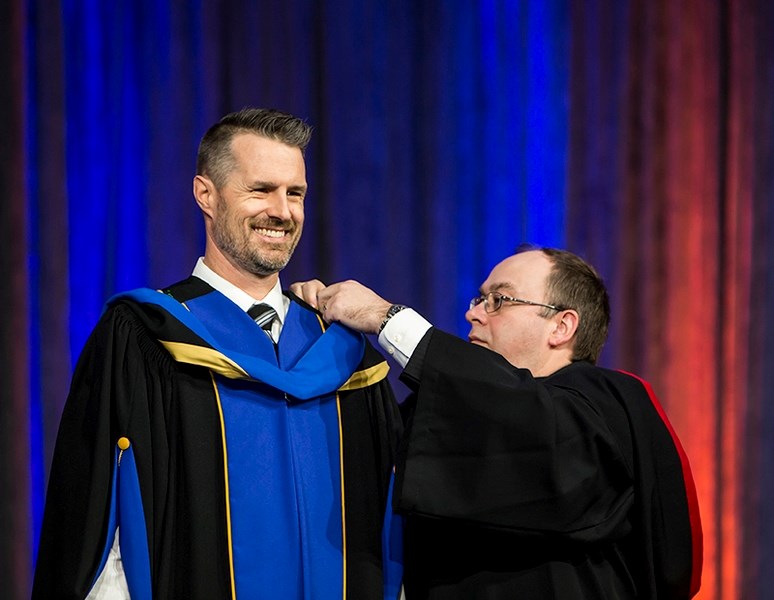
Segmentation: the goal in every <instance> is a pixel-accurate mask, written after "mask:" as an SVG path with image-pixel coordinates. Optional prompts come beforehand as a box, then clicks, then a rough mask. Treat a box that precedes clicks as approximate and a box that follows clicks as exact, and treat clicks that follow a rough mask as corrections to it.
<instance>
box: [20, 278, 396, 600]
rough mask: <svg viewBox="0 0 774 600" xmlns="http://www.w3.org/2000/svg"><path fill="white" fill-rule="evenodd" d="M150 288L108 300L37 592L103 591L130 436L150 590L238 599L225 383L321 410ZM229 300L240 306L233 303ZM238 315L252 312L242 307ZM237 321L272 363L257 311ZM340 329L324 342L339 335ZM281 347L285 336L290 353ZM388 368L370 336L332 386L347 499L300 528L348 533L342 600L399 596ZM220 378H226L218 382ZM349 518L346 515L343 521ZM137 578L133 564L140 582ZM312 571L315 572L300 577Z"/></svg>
mask: <svg viewBox="0 0 774 600" xmlns="http://www.w3.org/2000/svg"><path fill="white" fill-rule="evenodd" d="M140 292H142V294H139V296H137V297H139V298H143V299H150V301H149V302H145V301H144V300H139V301H138V300H137V297H135V296H132V295H129V296H126V297H120V298H117V299H115V300H114V301H112V302H111V303H110V306H109V308H108V309H107V311H106V313H105V314H104V315H103V317H102V318H101V320H100V322H99V323H98V324H97V326H96V328H95V330H94V331H93V332H92V335H91V336H90V338H89V341H88V342H87V344H86V347H85V349H84V351H83V353H82V355H81V357H80V359H79V361H78V365H77V368H76V371H75V374H74V376H73V382H72V386H71V390H70V395H69V397H68V400H67V404H66V406H65V409H64V412H63V415H62V421H61V425H60V430H59V435H58V438H57V444H56V450H55V455H54V461H53V464H52V469H51V475H50V479H49V484H48V492H47V498H46V509H45V514H44V522H43V527H42V534H41V542H40V550H39V554H38V559H37V565H36V572H35V582H34V589H33V598H41V599H46V600H50V599H55V598H84V597H85V596H86V594H87V593H88V591H89V589H90V588H91V586H92V584H93V582H94V580H95V577H96V575H97V574H98V572H99V569H100V565H101V564H103V563H104V559H105V550H106V548H107V547H109V544H110V541H111V538H110V532H109V521H110V515H109V513H110V510H111V495H114V493H112V492H111V489H115V486H113V488H111V485H112V484H111V478H113V477H114V475H115V472H116V471H117V470H118V469H117V466H116V465H120V454H119V460H118V463H116V462H115V460H114V456H115V455H116V445H117V443H118V445H119V446H120V449H121V450H124V449H125V446H124V445H123V444H122V443H121V442H119V440H124V439H125V440H129V441H130V442H131V451H132V452H133V459H134V461H136V476H137V478H138V479H139V490H140V493H141V518H142V517H144V525H145V528H147V531H146V532H145V534H146V536H147V538H146V539H147V552H146V554H147V557H146V558H147V561H148V567H149V573H150V582H149V584H148V587H147V589H148V590H149V593H150V594H152V596H153V597H154V598H169V599H172V598H192V599H197V598H201V599H203V600H212V599H222V598H231V597H232V595H233V594H234V589H235V585H234V582H233V577H234V576H233V572H232V570H231V569H232V568H231V565H230V561H231V559H230V554H231V547H230V543H231V539H230V536H229V528H228V525H227V524H228V523H229V522H230V521H229V520H230V519H233V517H234V515H233V511H232V513H231V514H230V515H229V509H228V505H229V503H228V496H229V491H228V490H227V489H226V488H225V485H224V482H225V481H226V476H225V474H224V463H225V459H224V448H225V446H224V431H223V425H222V422H223V421H222V419H223V414H222V411H221V410H220V408H219V404H220V400H219V399H218V397H217V394H218V392H217V389H218V388H222V389H225V387H228V386H230V387H232V388H236V389H237V391H238V392H239V393H242V392H243V391H244V390H245V389H248V388H249V387H250V386H254V388H255V389H256V391H258V392H259V393H260V394H262V395H263V396H265V397H268V398H270V401H271V398H273V397H274V396H276V397H277V402H278V403H280V404H283V405H284V404H285V403H286V402H287V403H288V406H289V408H288V410H306V406H309V405H310V404H311V403H313V402H317V400H315V399H314V398H311V399H310V400H309V404H305V402H306V401H298V403H297V404H296V400H294V399H293V398H290V399H288V392H285V396H284V399H283V396H282V390H281V389H275V388H273V387H271V386H270V385H268V384H264V383H262V381H260V380H256V379H255V377H251V376H250V373H248V372H247V371H250V370H251V369H253V370H256V372H260V370H261V369H262V368H263V367H262V364H260V363H261V361H260V360H255V359H254V357H252V356H248V355H246V354H231V353H226V354H223V353H221V352H218V351H217V348H214V347H213V346H212V344H211V343H210V342H209V341H208V339H209V337H208V333H207V329H206V328H198V326H197V327H194V325H197V323H196V322H195V319H196V317H195V316H192V315H191V313H189V312H188V311H186V310H185V309H184V308H182V305H180V304H179V303H177V302H176V301H175V300H173V299H172V298H169V297H167V296H165V295H164V294H160V293H157V292H153V291H152V290H140ZM206 294H216V295H219V294H218V292H215V291H213V290H212V288H210V287H209V286H208V285H206V284H205V283H204V282H202V281H201V280H198V279H197V278H191V279H189V280H187V281H186V282H181V284H178V285H177V286H173V288H172V289H171V290H170V291H169V295H170V296H174V297H175V298H177V299H178V300H179V301H181V302H186V301H188V302H189V303H191V304H194V303H195V302H196V301H197V299H198V298H201V297H203V296H204V295H206ZM291 300H292V301H293V303H294V304H295V306H291V309H292V311H293V313H294V314H296V315H298V314H304V317H303V322H304V323H312V324H314V323H315V322H317V321H318V319H317V317H315V316H313V315H311V313H309V312H308V311H310V310H311V309H310V308H309V307H308V306H307V305H305V304H304V303H303V302H300V301H299V300H298V299H297V298H295V297H294V296H292V295H291ZM218 301H219V302H221V304H222V305H223V306H227V304H228V301H227V300H225V298H223V297H220V298H218ZM175 306H177V308H175ZM227 308H229V309H233V310H234V311H236V312H237V313H240V311H239V309H238V308H237V307H235V306H232V307H227ZM289 314H290V313H289ZM240 315H241V316H240ZM310 315H311V316H310ZM233 318H235V319H238V318H244V319H245V321H246V324H247V325H248V326H250V327H255V328H256V331H258V332H259V333H258V339H259V340H260V341H263V342H266V343H268V347H269V348H270V350H269V353H270V354H272V355H273V353H274V352H273V350H271V344H270V342H267V338H266V336H265V335H264V334H263V332H261V331H260V329H259V328H257V326H256V325H255V324H254V323H252V321H251V320H250V319H249V317H247V316H246V315H244V313H243V312H241V313H240V314H238V315H235V316H234V317H233ZM216 321H217V319H216ZM291 321H292V320H291ZM287 327H288V326H287V324H286V327H285V329H283V335H284V334H285V331H286V330H287ZM312 328H313V327H312ZM307 329H310V327H307ZM322 329H323V328H322V322H321V321H320V326H319V333H317V334H312V335H319V336H320V338H319V339H320V340H322V338H323V332H322ZM329 331H330V330H329ZM329 331H326V332H325V334H324V335H325V337H327V338H328V339H330V336H329V335H328V334H329ZM336 335H339V334H338V333H336ZM336 335H334V336H333V337H334V338H335V337H336ZM341 335H351V333H343V334H341ZM213 339H214V338H213ZM312 339H314V338H312ZM282 343H283V337H282V336H281V337H280V344H279V346H280V348H279V350H278V352H279V353H280V355H281V353H282ZM310 343H311V342H310ZM331 347H332V348H333V349H334V350H335V346H331ZM318 354H320V353H318ZM361 355H362V354H361ZM234 357H236V358H234ZM357 360H359V359H355V361H357ZM197 361H198V364H197ZM302 361H303V359H302ZM302 361H299V362H302ZM341 362H342V361H341V360H339V357H337V356H336V355H335V354H334V355H333V356H330V357H329V358H326V357H325V356H324V355H323V356H322V357H321V359H320V361H319V364H330V365H331V366H333V365H334V363H336V366H339V365H340V363H341ZM315 364H318V363H315ZM354 364H355V365H357V362H355V363H354ZM245 365H247V366H245ZM243 367H244V369H243ZM265 371H266V373H267V374H268V375H272V376H275V378H276V380H277V381H281V382H285V384H286V385H287V387H286V388H285V389H288V390H290V389H292V390H300V389H302V388H304V386H305V385H306V383H305V381H307V380H308V381H309V382H311V383H312V384H314V383H315V382H316V381H317V380H318V378H317V377H316V376H315V373H316V372H317V371H315V368H314V367H313V368H311V369H307V371H306V372H305V373H304V372H301V373H300V374H299V375H298V376H296V375H294V374H293V371H292V369H291V371H285V370H284V369H278V368H277V366H276V362H275V363H274V366H271V365H269V366H268V367H267V368H266V369H265ZM386 372H387V365H386V363H385V362H384V359H383V358H382V357H381V356H380V355H379V354H378V353H377V352H376V351H375V350H374V349H373V348H372V347H371V346H370V345H368V343H367V342H365V354H364V355H362V360H361V362H360V364H359V365H357V368H356V369H355V372H354V373H353V374H352V376H351V377H350V379H349V380H348V381H347V382H346V383H345V384H343V385H341V387H339V388H338V392H337V391H336V388H335V387H334V388H333V390H332V391H330V393H327V397H331V398H332V400H331V401H332V402H335V403H337V404H338V411H339V424H338V429H339V431H338V432H337V431H336V430H335V429H336V428H335V424H334V427H328V431H329V433H328V435H330V436H333V437H334V438H335V437H337V436H338V435H339V434H340V435H341V440H342V441H341V446H342V448H343V450H342V452H343V454H342V456H341V457H340V459H339V457H338V456H335V457H333V456H332V457H331V460H330V464H329V468H330V471H329V473H330V477H329V479H332V480H334V479H335V480H336V481H338V478H339V477H341V478H342V479H343V483H342V488H341V493H342V499H341V501H340V503H339V505H337V506H332V507H331V513H330V514H331V515H336V519H333V518H332V519H331V521H330V522H321V523H319V524H317V525H314V524H308V523H307V524H303V523H302V524H300V525H303V526H304V527H307V528H309V527H313V528H315V531H317V533H316V535H319V536H323V538H326V536H327V538H329V539H331V540H333V542H335V543H336V544H339V543H340V541H339V537H340V536H341V535H342V532H341V531H340V527H339V526H338V525H336V523H334V520H336V521H338V520H343V521H345V522H346V534H345V535H346V539H345V544H346V555H345V557H344V560H343V561H341V563H342V564H341V566H340V567H338V568H340V570H339V571H338V572H337V573H334V574H333V575H336V576H338V577H341V576H342V574H343V578H344V583H343V591H342V592H341V594H340V595H339V596H338V597H340V598H352V599H356V600H361V599H367V598H368V599H377V598H378V599H381V598H384V597H385V594H386V593H387V590H386V586H385V583H384V580H385V573H386V571H387V566H386V564H387V562H388V561H391V560H392V559H393V558H394V557H388V556H385V555H384V549H383V543H384V539H383V533H384V531H383V524H384V522H385V517H386V516H387V517H389V511H387V512H388V514H387V515H386V514H385V508H386V507H387V505H388V499H389V494H390V481H391V477H392V474H393V465H394V461H395V453H396V450H397V443H398V439H399V436H400V433H401V429H402V424H401V421H400V415H399V412H398V407H397V404H396V403H395V401H394V397H393V394H392V391H391V389H390V387H389V384H388V383H387V380H386V379H385V377H384V376H385V374H386ZM288 374H290V376H289V377H288ZM323 375H325V374H324V373H320V376H321V377H322V376H323ZM283 378H284V379H283ZM216 381H217V382H221V383H218V385H214V384H215V382H216ZM232 381H234V382H236V383H233V384H232V383H229V382H232ZM242 382H243V383H242ZM283 385H284V384H283ZM272 390H274V391H272ZM299 398H300V396H299ZM291 405H294V406H295V408H294V407H293V406H291ZM335 411H336V408H335V407H334V414H335ZM320 426H321V427H322V426H323V425H322V423H321V425H320ZM326 427H327V426H326ZM291 450H292V451H293V452H302V451H304V450H303V449H302V448H292V449H291ZM229 454H231V452H230V453H229ZM339 460H340V463H339ZM132 464H134V462H133V463H132ZM339 467H341V475H340V473H339ZM122 468H123V467H122ZM323 479H325V478H324V477H323ZM333 488H334V490H335V489H337V488H338V484H337V483H336V484H334V486H333ZM311 501H314V498H312V499H311ZM232 504H233V503H232ZM289 510H293V507H292V506H289ZM342 511H343V512H344V513H345V515H344V518H343V519H340V518H339V517H338V515H339V513H340V512H342ZM302 518H303V515H299V520H301V519H302ZM121 527H122V529H123V527H124V525H121ZM124 533H126V532H124ZM124 533H122V534H121V535H120V539H121V541H122V546H123V541H124V538H125V535H124ZM135 533H136V531H135ZM255 543H256V544H262V545H263V548H264V550H263V551H264V552H266V551H267V549H266V548H265V547H266V546H267V544H268V545H269V547H268V551H269V552H271V544H272V542H271V541H268V540H260V539H256V540H255ZM106 545H107V546H106ZM313 550H314V548H312V551H313ZM122 554H123V548H122ZM125 566H128V565H125ZM235 568H236V569H238V568H239V564H238V561H237V564H236V567H235ZM129 575H130V574H129V571H128V570H127V578H128V579H129ZM248 575H249V574H248ZM237 576H238V574H237ZM300 577H305V574H304V573H299V578H300ZM129 583H130V588H131V585H132V581H131V580H130V581H129ZM146 583H147V582H146ZM263 583H264V584H265V590H266V591H265V592H263V593H262V594H260V597H267V598H269V597H272V598H273V597H277V594H276V593H273V592H272V591H271V590H272V585H273V584H274V583H275V582H273V581H271V580H267V581H265V582H263ZM397 583H398V585H399V584H400V581H399V580H398V582H397ZM260 584H261V582H258V585H260ZM336 587H337V588H338V587H339V584H337V586H336ZM238 588H239V585H238V581H237V585H236V589H237V591H238ZM391 589H395V588H394V582H393V587H392V588H391ZM330 591H331V590H315V589H308V588H307V589H305V590H303V597H304V598H318V597H321V596H320V595H319V594H321V593H323V592H325V593H326V594H327V593H329V592H330ZM144 595H147V594H144ZM396 595H397V594H396ZM253 597H258V596H253ZM299 597H301V596H299ZM322 597H329V596H327V595H325V596H322Z"/></svg>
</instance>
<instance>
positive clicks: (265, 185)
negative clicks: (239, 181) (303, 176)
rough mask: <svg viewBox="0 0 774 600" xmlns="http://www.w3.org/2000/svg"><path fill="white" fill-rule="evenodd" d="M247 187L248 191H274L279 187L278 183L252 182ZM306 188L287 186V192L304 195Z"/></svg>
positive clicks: (302, 186)
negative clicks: (266, 189)
mask: <svg viewBox="0 0 774 600" xmlns="http://www.w3.org/2000/svg"><path fill="white" fill-rule="evenodd" d="M247 187H248V189H251V190H260V189H265V188H268V189H270V190H276V189H277V188H278V187H280V186H279V184H278V183H275V182H274V181H253V182H252V183H251V184H249V185H248V186H247ZM307 188H308V186H306V185H289V186H288V191H291V192H303V193H306V190H307Z"/></svg>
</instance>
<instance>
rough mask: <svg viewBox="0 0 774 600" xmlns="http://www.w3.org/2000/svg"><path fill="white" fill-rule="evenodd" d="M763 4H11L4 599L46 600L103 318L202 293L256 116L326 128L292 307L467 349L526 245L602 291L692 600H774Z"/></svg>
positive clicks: (769, 64) (1, 489)
mask: <svg viewBox="0 0 774 600" xmlns="http://www.w3.org/2000/svg"><path fill="white" fill-rule="evenodd" d="M773 6H774V5H772V3H771V2H769V1H768V0H682V1H681V2H674V1H672V0H523V1H512V2H508V1H505V0H478V1H471V0H443V1H440V0H435V1H431V0H405V1H392V0H338V1H334V0H318V1H315V0H260V1H250V0H218V1H215V0H168V1H167V2H158V1H157V0H135V1H133V2H108V1H104V2H102V1H98V0H8V1H6V2H3V3H0V48H2V50H1V51H0V78H1V80H2V81H3V82H4V84H3V85H2V86H0V134H1V135H2V138H1V139H2V140H3V143H2V144H1V145H0V182H1V183H2V190H3V193H4V196H5V197H4V199H3V201H2V202H0V228H1V231H2V240H3V241H4V242H5V250H4V251H3V252H0V273H2V276H3V278H4V280H5V285H3V286H0V310H1V311H2V314H3V315H4V318H3V319H2V320H1V321H0V369H2V373H1V376H0V381H2V383H0V386H2V409H1V410H0V527H2V531H3V533H2V536H0V595H2V596H3V597H4V598H25V597H27V596H28V593H29V591H28V590H29V586H30V582H31V573H32V569H33V564H34V557H35V553H36V546H37V535H38V530H39V527H40V519H41V512H42V506H43V498H44V493H45V486H46V477H47V472H48V467H49V464H50V460H51V454H52V451H53V444H54V439H55V435H56V429H57V424H58V421H59V416H60V413H61V410H62V406H63V403H64V400H65V397H66V392H67V386H68V381H69V377H70V373H71V370H72V367H73V364H74V361H75V360H76V358H77V354H78V352H79V351H80V349H81V347H82V346H83V343H84V341H85V339H86V336H87V335H88V332H89V331H90V329H91V327H92V326H93V325H94V323H95V322H96V320H97V319H98V317H99V314H100V311H101V308H102V306H103V304H104V302H105V300H106V299H107V298H108V297H109V296H110V295H111V294H113V293H114V292H116V291H119V290H124V289H127V288H132V287H137V286H144V285H149V286H161V285H165V284H168V283H171V282H173V281H176V280H179V279H182V278H184V277H186V276H187V275H188V274H189V272H190V270H191V268H192V266H193V264H194V262H195V260H196V258H197V256H199V254H200V253H201V251H202V248H203V233H202V224H201V218H200V216H199V214H198V212H197V209H196V207H195V205H194V202H193V200H192V197H191V177H192V174H193V170H194V159H195V152H196V146H197V143H198V140H199V138H200V137H201V135H202V134H203V133H204V131H205V130H206V128H207V127H208V126H209V125H210V124H212V123H213V122H214V121H216V120H217V119H218V118H219V117H220V116H221V115H222V114H224V113H226V112H230V111H232V110H235V109H239V108H241V107H243V106H266V107H276V108H280V109H283V110H286V111H290V112H292V113H295V114H297V115H299V116H302V117H304V118H305V119H307V120H308V121H309V122H310V123H311V124H313V125H314V127H315V136H314V141H313V143H312V145H311V147H310V149H309V152H308V155H307V156H308V168H309V182H310V195H309V197H308V204H307V211H308V215H307V226H306V231H305V234H304V239H303V241H302V243H301V245H300V246H299V248H298V250H297V253H296V256H295V258H294V259H293V261H292V264H291V266H290V267H288V269H287V270H286V271H285V272H284V273H283V281H284V282H285V283H286V284H287V283H290V282H291V281H293V280H295V279H300V278H308V277H312V276H317V277H320V278H322V279H324V280H326V281H334V280H337V279H342V278H357V279H360V280H362V281H364V282H365V283H366V284H368V285H370V286H372V287H374V288H375V289H377V290H378V291H380V292H382V293H383V294H384V295H386V296H387V297H388V298H389V299H391V300H394V301H400V302H403V303H407V304H411V305H412V306H414V307H416V308H417V309H418V310H420V311H421V312H423V313H424V314H425V315H426V316H427V317H428V318H429V319H430V320H432V321H433V322H434V323H435V324H437V325H438V326H440V327H443V328H445V329H447V330H450V331H452V332H455V333H459V334H465V333H466V327H465V325H464V321H463V317H462V315H463V313H464V310H465V308H466V306H467V302H468V300H469V298H470V297H471V296H472V295H473V294H475V293H476V290H477V288H478V286H479V284H480V283H481V282H482V280H483V279H484V278H485V276H486V273H487V272H488V270H489V269H490V268H491V267H492V266H493V265H494V264H495V263H496V262H497V261H498V260H500V259H501V258H503V257H504V256H506V255H507V254H509V253H510V252H511V251H512V250H513V249H514V248H515V247H516V245H517V244H519V243H520V242H522V241H531V242H534V243H537V244H546V245H558V246H563V247H566V248H568V249H570V250H572V251H574V252H577V253H579V254H581V255H583V256H585V257H586V258H588V259H589V260H590V261H591V262H592V263H594V264H596V265H598V267H599V268H600V270H601V272H602V274H603V276H604V277H605V278H606V280H607V282H608V284H609V287H610V291H611V296H612V303H613V307H614V324H613V328H612V333H611V338H610V341H609V344H608V346H607V349H606V350H605V353H604V358H603V362H604V364H605V365H607V366H614V367H619V368H624V369H628V370H631V371H635V372H637V373H639V374H640V375H642V376H643V377H645V378H647V379H649V380H650V381H651V382H652V383H653V384H654V386H655V388H656V390H657V392H658V393H659V395H660V397H661V400H662V402H663V404H664V406H665V407H666V410H667V412H668V414H669V415H670V417H671V419H672V422H673V424H674V426H675V429H676V430H677V432H678V434H679V435H680V436H681V437H682V440H683V443H684V446H685V448H686V450H687V452H688V454H689V456H690V458H691V463H692V466H693V469H694V474H695V477H696V483H697V486H698V491H699V496H700V503H701V510H702V517H703V523H704V531H705V569H704V578H703V588H702V592H701V594H700V597H701V598H702V599H717V600H729V599H733V600H735V599H740V600H741V599H744V600H748V599H755V598H766V597H768V595H769V594H770V590H771V588H772V587H773V584H774V531H772V527H773V526H774V519H773V518H772V517H773V515H772V511H771V510H769V509H768V506H767V505H768V500H769V498H770V497H771V493H772V491H774V476H773V475H772V473H774V407H772V403H771V402H767V401H766V400H767V398H770V397H771V392H769V393H767V392H766V390H771V389H774V385H772V383H774V382H773V381H772V379H774V369H771V368H770V365H771V364H772V358H774V356H773V355H774V350H772V344H769V343H767V342H768V333H769V332H772V329H774V317H772V316H771V315H772V314H774V269H772V261H774V241H773V240H772V239H771V236H770V234H769V232H770V231H772V230H774V229H773V226H774V223H773V222H772V221H773V219H774V215H772V210H773V208H772V207H773V206H774V203H773V202H772V198H774V122H772V120H773V119H774V106H772V103H773V100H772V99H773V98H774V36H772V35H771V32H772V31H774V8H773ZM767 367H769V368H767ZM403 392H404V390H403V389H400V388H399V389H398V393H399V394H402V393H403Z"/></svg>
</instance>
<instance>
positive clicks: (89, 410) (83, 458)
mask: <svg viewBox="0 0 774 600" xmlns="http://www.w3.org/2000/svg"><path fill="white" fill-rule="evenodd" d="M141 345H142V342H141V341H140V340H139V339H138V336H137V329H136V328H135V327H133V326H132V325H130V323H129V322H127V321H126V320H124V319H122V318H120V317H119V316H118V315H117V313H116V311H110V312H109V313H107V314H106V315H104V316H103V318H102V319H101V320H100V322H99V323H98V324H97V326H96V327H95V329H94V331H93V332H92V334H91V336H90V337H89V339H88V341H87V343H86V346H85V348H84V350H83V352H82V354H81V356H80V358H79V360H78V364H77V366H76V369H75V373H74V375H73V379H72V383H71V387H70V393H69V395H68V398H67V402H66V404H65V407H64V411H63V413H62V418H61V421H60V426H59V432H58V435H57V441H56V446H55V451H54V458H53V462H52V466H51V472H50V476H49V482H48V490H47V494H46V505H45V512H44V517H43V525H42V531H41V538H40V547H39V552H38V558H37V565H36V570H35V581H34V588H33V594H32V595H33V598H47V599H48V598H83V597H85V596H86V594H87V593H88V592H89V589H90V588H91V585H92V582H93V581H94V578H95V576H96V574H97V573H96V570H97V568H98V566H99V562H100V559H101V556H102V552H103V549H104V547H105V542H106V539H105V536H106V530H107V521H108V510H109V506H110V492H111V474H112V473H111V471H112V465H113V456H114V447H115V444H116V441H117V439H118V437H120V433H119V432H126V431H127V428H126V426H125V424H126V423H127V422H128V420H129V415H130V413H131V411H132V407H133V405H134V402H135V400H136V398H137V397H138V396H141V395H142V394H144V391H145V390H146V389H148V387H149V386H152V385H153V384H152V382H150V381H149V380H148V377H149V372H148V370H147V369H146V368H144V365H143V362H142V361H141V360H140V358H139V354H138V350H139V348H140V346H141ZM127 381H131V382H132V384H131V385H126V382H127Z"/></svg>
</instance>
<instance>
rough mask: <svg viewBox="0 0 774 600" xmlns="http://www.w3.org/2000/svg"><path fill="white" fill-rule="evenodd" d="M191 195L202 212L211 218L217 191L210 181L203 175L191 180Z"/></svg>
mask: <svg viewBox="0 0 774 600" xmlns="http://www.w3.org/2000/svg"><path fill="white" fill-rule="evenodd" d="M193 195H194V198H196V204H198V205H199V208H200V209H202V212H203V213H204V214H205V215H207V216H208V217H210V218H212V217H213V213H214V211H215V205H216V199H217V190H216V188H215V184H214V183H212V180H210V179H209V178H207V177H205V176H204V175H197V176H196V177H194V178H193Z"/></svg>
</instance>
